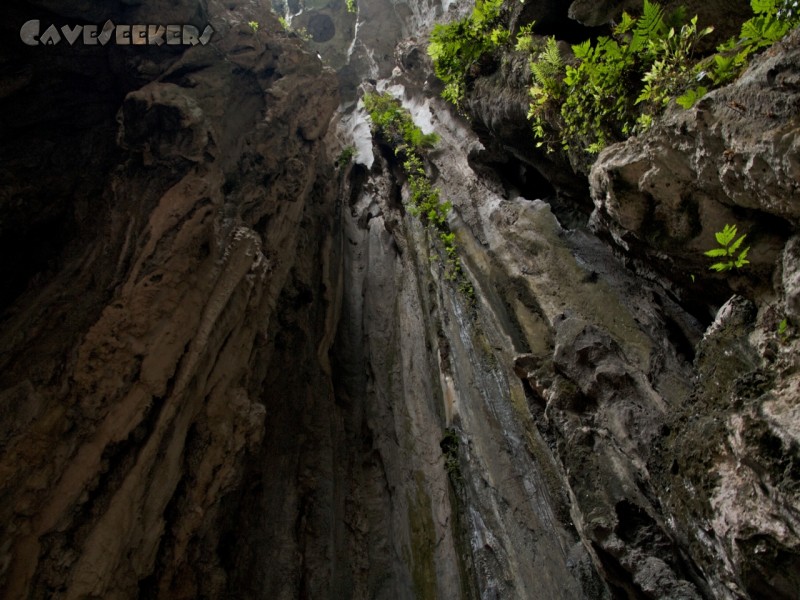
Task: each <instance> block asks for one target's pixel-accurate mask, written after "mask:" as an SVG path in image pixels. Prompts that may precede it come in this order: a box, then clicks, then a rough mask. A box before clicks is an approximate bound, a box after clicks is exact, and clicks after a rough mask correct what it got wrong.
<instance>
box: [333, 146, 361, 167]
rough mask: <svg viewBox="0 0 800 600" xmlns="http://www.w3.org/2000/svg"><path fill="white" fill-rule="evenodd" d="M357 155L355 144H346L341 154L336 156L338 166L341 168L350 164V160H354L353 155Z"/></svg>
mask: <svg viewBox="0 0 800 600" xmlns="http://www.w3.org/2000/svg"><path fill="white" fill-rule="evenodd" d="M355 155H356V147H355V146H345V147H344V148H342V151H341V152H340V153H339V156H338V157H337V158H336V166H337V167H338V168H339V169H341V168H342V167H344V166H346V165H349V164H350V161H352V160H353V157H354V156H355Z"/></svg>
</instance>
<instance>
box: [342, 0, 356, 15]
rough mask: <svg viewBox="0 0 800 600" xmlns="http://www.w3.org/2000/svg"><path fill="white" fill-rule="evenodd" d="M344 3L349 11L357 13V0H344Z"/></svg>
mask: <svg viewBox="0 0 800 600" xmlns="http://www.w3.org/2000/svg"><path fill="white" fill-rule="evenodd" d="M344 5H345V7H346V8H347V12H349V13H355V12H356V10H357V7H356V0H344Z"/></svg>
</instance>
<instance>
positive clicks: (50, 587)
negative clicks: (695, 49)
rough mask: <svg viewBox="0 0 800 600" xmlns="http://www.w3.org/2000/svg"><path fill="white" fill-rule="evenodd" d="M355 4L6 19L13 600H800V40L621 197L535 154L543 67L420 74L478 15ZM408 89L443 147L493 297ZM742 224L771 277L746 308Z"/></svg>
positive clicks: (532, 6) (653, 160)
mask: <svg viewBox="0 0 800 600" xmlns="http://www.w3.org/2000/svg"><path fill="white" fill-rule="evenodd" d="M621 4H623V3H619V2H608V3H597V4H596V5H592V6H589V5H588V3H584V2H573V3H572V4H570V3H565V4H563V5H562V4H560V3H557V2H544V1H541V2H539V1H530V2H526V3H524V4H522V5H520V6H516V4H514V6H513V7H511V9H510V10H509V14H510V15H511V17H510V18H511V19H512V21H513V22H514V23H517V24H522V23H524V22H527V21H529V20H531V19H536V20H537V21H538V22H540V23H541V24H542V26H543V27H545V28H547V29H548V30H549V31H553V32H562V31H563V32H565V36H566V37H570V36H573V35H576V34H577V33H576V32H585V31H587V30H586V29H584V27H587V26H592V27H594V26H601V27H602V26H603V25H604V24H606V23H607V22H608V20H609V19H610V18H614V15H616V14H617V13H618V11H619V10H620V7H621ZM707 4H708V6H705V7H704V9H703V10H705V11H706V12H708V13H709V14H710V15H712V16H713V15H714V14H716V12H715V11H717V12H718V7H716V5H715V4H714V3H707ZM741 4H742V3H737V4H735V5H734V7H733V8H732V13H731V15H733V14H734V13H736V14H738V13H739V12H742V9H743V7H742V6H741ZM744 4H745V5H746V3H744ZM271 8H274V9H275V10H277V11H278V12H279V13H280V14H281V15H282V16H283V17H284V18H285V19H286V21H285V23H284V24H281V23H279V22H278V19H277V18H276V16H275V14H273V13H272V11H271ZM355 8H356V10H355V12H354V13H351V12H348V11H347V10H346V8H345V5H344V3H339V2H331V3H327V4H323V3H316V2H315V3H308V4H304V3H300V2H287V3H285V4H283V3H280V2H278V3H275V6H274V7H270V6H268V5H262V4H261V3H259V2H255V1H248V2H243V1H239V0H232V1H230V2H225V3H221V2H218V1H217V0H209V1H208V2H197V1H195V0H181V1H180V2H160V1H154V2H142V3H135V2H115V3H112V4H111V5H109V6H104V7H102V8H100V7H90V6H88V4H86V3H81V2H72V1H68V2H61V3H56V2H50V1H45V0H26V1H25V2H19V3H17V4H16V5H14V6H12V7H10V8H8V11H7V12H8V17H7V19H5V20H4V21H3V23H2V27H3V36H2V37H0V52H2V54H1V56H2V63H0V81H2V85H0V109H1V110H0V119H1V120H0V122H1V123H2V131H3V135H2V136H0V157H2V162H0V182H2V185H0V190H2V191H0V215H2V219H1V220H0V247H1V248H2V251H3V257H4V260H3V261H2V263H1V264H0V268H2V277H3V282H4V285H3V286H2V292H0V310H2V316H0V322H1V323H2V326H0V474H2V476H0V517H2V518H1V519H0V522H2V523H3V526H2V529H0V590H2V595H3V597H7V598H104V599H105V598H170V599H176V598H186V599H189V598H209V599H211V598H254V599H255V598H263V599H270V600H272V599H276V598H279V599H291V598H331V599H337V600H338V599H344V598H380V599H387V600H389V599H392V600H396V599H409V600H410V599H434V598H436V599H449V598H481V599H492V598H503V599H506V598H520V599H523V598H524V599H529V598H542V599H548V600H550V599H564V600H566V599H579V598H581V599H598V600H599V599H611V598H631V599H639V598H663V599H679V598H680V599H694V598H725V599H728V598H731V599H739V598H771V599H773V598H775V599H778V598H779V599H783V598H786V599H793V598H796V597H797V589H798V588H799V587H800V539H798V530H800V499H798V485H797V483H798V478H800V475H798V464H799V463H798V461H800V454H798V447H800V446H798V444H800V429H798V419H799V418H800V417H798V414H797V406H796V405H797V400H798V396H799V394H800V390H799V389H798V376H797V373H798V370H797V367H798V362H797V356H798V343H800V342H798V339H799V338H798V336H797V330H796V327H797V326H798V323H799V322H800V315H798V311H800V302H799V301H798V282H799V281H800V277H798V267H797V264H798V263H797V258H798V253H799V252H800V244H798V242H797V202H796V201H797V194H798V188H797V185H798V184H797V182H798V180H800V172H799V171H798V160H797V155H798V152H797V150H798V149H797V146H798V121H797V114H798V110H797V109H798V103H799V102H800V100H799V99H798V86H797V81H798V67H797V65H798V64H800V59H799V57H798V53H799V52H800V38H799V37H798V34H797V32H795V33H794V34H793V35H792V36H789V37H788V38H787V39H786V40H784V41H783V42H781V43H780V44H778V45H776V46H775V47H774V48H773V49H771V50H770V51H769V52H767V53H766V54H765V55H763V56H762V57H759V58H757V59H756V60H755V61H754V62H753V65H752V67H751V68H750V69H749V70H748V71H747V72H746V73H745V74H744V75H743V76H742V77H741V78H740V79H739V80H737V81H736V82H735V83H734V84H732V85H730V86H728V87H726V88H722V89H720V90H718V91H716V92H713V93H712V94H709V95H708V96H706V97H705V98H704V99H703V100H702V101H701V102H700V103H699V104H698V105H697V106H696V107H695V108H693V109H692V110H689V111H678V110H673V111H669V112H668V113H667V114H666V116H665V117H664V118H663V119H661V120H660V121H659V122H658V123H657V124H656V126H655V127H654V128H653V129H652V130H651V131H650V132H649V133H648V134H646V135H643V136H640V137H639V138H632V139H631V140H628V141H627V142H625V143H623V144H618V145H614V146H611V147H609V148H608V149H607V150H605V151H604V152H603V153H602V154H601V155H600V156H599V157H598V159H597V161H596V163H595V164H594V167H593V168H592V170H591V173H588V174H587V173H576V172H575V171H573V170H572V168H571V166H570V164H569V162H568V161H567V160H566V159H563V158H558V157H556V156H553V155H546V154H544V153H543V152H540V151H538V150H537V149H536V148H535V145H534V144H532V142H531V138H530V137H529V134H530V131H529V129H528V127H529V126H528V124H527V122H526V119H525V114H526V110H527V102H528V97H527V92H526V85H527V81H528V80H527V76H528V74H527V66H526V64H525V61H524V60H521V59H520V57H519V56H514V55H509V56H508V57H506V59H504V60H503V61H498V64H496V65H489V66H488V67H487V68H486V69H484V70H483V71H482V72H480V73H477V74H476V77H475V80H474V81H472V82H471V85H470V89H469V93H468V95H467V98H466V103H465V109H466V112H467V113H468V115H467V116H468V119H467V118H464V116H463V115H458V114H456V113H455V112H454V111H453V110H452V109H451V108H450V107H448V106H446V105H445V104H444V103H443V101H442V100H441V99H439V98H438V92H437V90H438V88H437V83H436V82H435V81H434V79H433V77H432V75H431V66H430V63H429V60H428V58H427V56H426V53H425V44H424V42H423V41H422V38H423V37H424V35H425V34H426V33H427V31H428V30H429V29H430V27H431V26H432V24H433V23H434V21H436V20H438V19H442V18H452V17H453V16H456V15H461V14H464V12H465V11H467V10H469V9H470V6H469V4H468V3H464V4H461V3H452V4H451V3H442V4H439V3H436V2H411V3H405V2H394V3H393V2H383V0H360V1H358V2H357V3H356V6H355ZM744 8H746V6H744ZM730 18H731V19H733V16H730ZM30 19H40V20H41V22H42V23H43V24H44V25H43V26H45V27H46V26H47V25H49V24H51V23H52V24H55V25H56V26H58V27H60V26H61V25H70V26H73V25H75V24H85V23H97V24H100V25H102V23H103V22H105V21H106V20H107V19H111V20H112V21H114V22H115V23H131V24H133V23H148V24H149V23H152V24H175V23H181V24H191V25H193V26H195V27H197V28H198V30H199V31H202V30H203V28H204V27H205V26H206V25H209V24H210V25H211V27H212V28H213V30H214V33H213V36H212V38H211V41H210V42H209V43H208V44H205V45H203V44H197V45H194V46H183V45H174V46H172V45H164V46H159V47H135V46H121V45H116V44H109V45H108V46H103V47H100V46H88V45H82V44H76V45H69V44H67V43H66V42H63V41H62V42H61V43H60V44H57V45H53V46H26V45H24V44H22V43H21V40H20V37H19V29H20V26H21V25H22V23H24V22H26V21H28V20H30ZM287 26H288V27H287ZM724 26H725V27H728V28H729V29H730V28H731V27H732V25H731V24H730V23H729V22H728V21H726V22H725V23H724ZM303 29H304V30H305V31H303ZM304 37H307V38H309V39H303V38H304ZM318 53H319V54H318ZM367 79H371V82H369V83H363V84H362V82H363V81H364V80H367ZM374 89H378V90H381V91H387V92H389V93H390V94H391V95H393V96H394V97H396V98H398V99H399V100H400V101H401V102H402V104H403V106H404V107H406V108H407V109H408V110H409V111H410V113H411V115H412V117H413V118H414V120H415V122H416V123H417V124H418V125H419V126H420V127H422V128H423V130H424V131H425V132H432V131H435V132H436V133H438V134H439V135H440V136H441V141H440V142H439V144H438V145H437V147H436V149H434V150H433V151H432V152H431V153H430V155H429V164H428V173H429V175H430V177H431V180H432V182H433V184H434V185H435V186H436V187H438V188H439V189H440V190H441V193H442V197H443V198H445V199H447V200H450V201H451V202H452V204H453V210H452V211H451V214H450V216H449V219H448V225H449V227H450V229H451V230H452V231H453V232H454V233H455V236H456V241H457V244H458V248H459V259H460V261H461V264H462V266H463V271H464V279H463V280H462V281H461V282H459V281H458V280H457V279H456V280H453V279H452V278H450V277H448V275H447V273H448V270H447V266H446V261H445V257H444V255H443V252H442V250H441V248H440V247H439V245H438V244H437V241H436V236H435V235H432V234H431V231H430V230H429V229H427V228H426V227H424V226H423V224H422V223H421V222H420V220H419V219H418V218H417V217H414V216H412V215H411V214H410V213H409V212H408V210H407V208H406V206H407V201H408V196H409V186H408V182H407V179H406V177H405V175H404V174H403V172H402V169H401V165H400V164H399V161H398V158H397V157H396V156H395V154H394V152H393V151H392V149H391V148H388V147H386V146H385V145H382V144H380V143H378V142H377V141H375V140H373V138H372V135H371V134H370V131H369V128H370V123H369V120H368V117H367V115H366V113H365V111H364V109H363V104H362V103H359V102H358V98H359V97H360V96H361V95H362V94H363V92H364V91H368V90H374ZM337 108H338V110H337ZM346 145H352V146H353V147H354V148H355V149H356V150H355V155H354V157H353V160H351V161H347V160H343V159H340V160H335V157H336V156H337V155H338V154H339V152H340V150H341V148H342V147H343V146H346ZM733 221H735V222H737V223H739V224H740V227H742V229H743V230H744V229H746V230H747V231H748V233H749V240H750V242H751V243H752V246H753V249H752V251H751V255H750V256H751V258H752V265H751V266H750V268H749V269H748V270H747V271H743V272H741V273H738V274H736V275H734V276H731V277H727V278H725V277H717V276H713V275H711V274H709V272H708V271H707V261H706V260H705V257H703V256H702V251H703V250H704V249H706V248H708V247H710V246H711V245H712V244H713V241H714V232H715V231H718V230H719V229H720V228H721V227H722V226H723V225H724V224H725V223H728V222H733ZM690 275H694V277H690Z"/></svg>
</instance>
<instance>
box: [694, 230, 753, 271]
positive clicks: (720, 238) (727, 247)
mask: <svg viewBox="0 0 800 600" xmlns="http://www.w3.org/2000/svg"><path fill="white" fill-rule="evenodd" d="M737 233H738V232H737V227H736V225H727V224H726V225H725V227H723V229H722V231H718V232H716V233H715V234H714V237H715V238H716V240H717V244H719V248H712V249H711V250H707V251H706V252H704V253H703V254H705V255H706V256H708V257H710V258H721V259H727V260H721V261H719V262H715V263H714V264H713V265H711V266H710V267H709V269H710V270H712V271H717V272H718V273H721V272H723V271H730V270H732V269H741V268H742V267H743V266H745V265H747V264H750V261H749V260H747V253H748V252H749V251H750V246H748V247H747V248H745V249H744V250H741V251H739V248H740V247H741V246H742V244H743V243H744V240H745V238H746V237H747V235H746V234H745V235H742V236H740V237H739V238H737V237H736V235H737ZM737 253H738V254H737Z"/></svg>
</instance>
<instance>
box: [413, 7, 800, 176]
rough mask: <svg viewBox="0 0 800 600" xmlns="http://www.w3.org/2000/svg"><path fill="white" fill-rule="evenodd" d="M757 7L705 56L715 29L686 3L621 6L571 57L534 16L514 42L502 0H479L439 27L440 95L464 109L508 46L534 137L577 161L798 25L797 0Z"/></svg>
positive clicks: (636, 129)
mask: <svg viewBox="0 0 800 600" xmlns="http://www.w3.org/2000/svg"><path fill="white" fill-rule="evenodd" d="M751 7H752V9H753V13H754V16H753V18H751V19H749V20H748V21H746V22H745V23H743V24H742V26H741V32H740V34H739V37H738V38H732V39H730V40H728V41H727V42H725V43H724V44H722V45H720V46H719V47H718V48H717V52H716V53H714V54H712V55H710V56H700V55H699V53H698V50H697V48H698V42H699V41H700V40H701V39H702V38H703V37H705V36H706V35H708V34H709V33H711V31H713V27H711V26H706V27H700V26H699V25H698V22H697V17H696V16H694V17H692V18H687V15H686V11H685V10H684V9H678V10H676V11H675V12H673V13H670V14H667V13H665V11H664V9H663V8H662V7H661V6H660V5H658V4H656V3H654V2H650V1H649V0H644V4H643V9H642V14H641V16H639V17H637V18H634V17H632V16H630V15H629V14H627V13H623V15H622V18H621V20H620V22H619V23H618V24H617V25H616V26H615V27H614V29H613V31H612V35H611V36H601V37H599V38H597V39H595V40H586V41H584V42H582V43H580V44H575V45H573V46H572V55H571V56H568V53H566V52H562V50H561V49H560V48H559V44H558V42H557V40H556V39H555V38H554V37H549V38H546V39H544V38H540V37H537V36H535V35H533V33H532V31H533V28H534V26H535V24H534V23H529V24H528V25H526V26H525V27H523V28H522V29H521V30H520V31H519V33H518V35H517V36H516V40H513V42H512V40H511V34H510V32H509V31H508V30H507V29H506V28H505V26H504V25H503V17H504V15H503V12H502V0H482V1H481V0H479V1H478V3H477V4H476V7H475V9H474V10H473V12H472V14H471V15H470V16H469V17H467V18H465V19H461V20H459V21H455V22H452V23H449V24H447V25H437V26H436V27H435V28H434V31H433V34H432V35H431V41H430V44H429V46H428V53H429V54H430V56H431V58H432V59H433V64H434V71H435V73H436V75H437V77H439V79H441V80H442V81H443V82H444V84H445V88H444V91H443V93H442V97H443V98H445V99H446V100H448V101H450V102H452V103H453V104H455V105H456V106H458V107H459V108H462V105H463V100H464V95H465V93H466V90H467V86H468V82H469V80H470V79H471V78H474V77H475V76H477V75H479V74H480V71H481V68H482V64H483V62H484V61H486V60H488V58H489V57H490V55H491V54H494V53H495V52H496V51H497V50H498V49H502V48H505V49H506V50H507V51H511V50H512V49H513V50H516V51H518V52H524V53H526V54H528V55H529V56H530V64H531V88H530V94H531V98H532V100H531V104H530V111H529V115H528V116H529V118H530V119H531V122H532V126H533V132H534V135H535V137H536V138H537V143H538V145H539V146H544V147H546V148H547V149H548V150H549V151H553V150H563V151H565V152H567V153H569V154H570V155H571V156H573V157H574V158H576V159H577V162H578V163H579V164H580V163H585V162H586V161H588V162H591V159H590V158H589V157H590V156H591V155H592V154H596V153H597V152H599V151H600V150H601V149H602V148H603V147H605V146H606V145H607V144H608V143H610V142H615V141H621V140H624V139H625V138H626V137H628V136H630V135H633V134H636V133H640V132H643V131H645V130H647V129H648V128H649V127H650V125H651V124H652V122H653V119H654V118H655V117H656V116H658V115H659V114H660V113H661V112H662V111H663V110H664V108H665V107H666V106H667V105H668V104H669V103H670V102H671V101H672V100H675V101H676V103H677V104H679V105H680V106H682V107H684V108H690V107H691V106H693V105H694V103H695V102H696V101H697V100H699V99H700V98H701V97H702V96H703V95H705V93H707V91H708V90H709V89H713V88H714V87H719V86H720V85H723V84H725V83H728V82H730V81H731V80H732V79H734V78H735V77H737V76H738V75H739V73H741V71H742V70H743V69H744V67H745V66H746V65H747V62H748V60H749V59H750V57H751V56H752V55H753V54H754V53H755V52H757V51H759V50H762V49H764V48H766V47H768V46H770V45H771V44H773V43H774V42H776V41H778V40H780V39H781V38H782V37H783V36H784V35H786V33H788V32H789V31H790V30H791V29H792V28H794V27H796V26H797V25H798V24H800V2H798V0H751ZM587 155H588V156H587Z"/></svg>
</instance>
